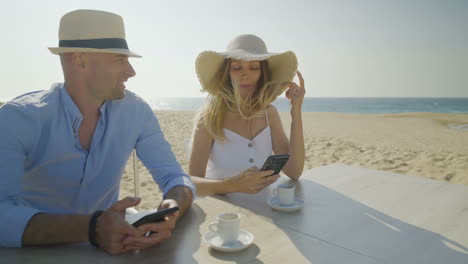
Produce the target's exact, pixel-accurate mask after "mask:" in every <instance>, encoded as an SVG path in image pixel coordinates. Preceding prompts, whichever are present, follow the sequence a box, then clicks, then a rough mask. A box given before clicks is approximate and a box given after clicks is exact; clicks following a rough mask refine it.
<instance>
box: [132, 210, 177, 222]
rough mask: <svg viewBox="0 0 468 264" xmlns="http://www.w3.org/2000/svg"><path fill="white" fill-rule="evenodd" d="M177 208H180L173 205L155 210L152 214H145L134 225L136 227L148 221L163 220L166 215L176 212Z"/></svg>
mask: <svg viewBox="0 0 468 264" xmlns="http://www.w3.org/2000/svg"><path fill="white" fill-rule="evenodd" d="M177 210H179V207H171V208H166V209H162V210H160V211H157V212H154V213H152V214H149V215H145V216H143V217H142V218H140V219H138V220H137V221H136V222H135V223H133V224H132V225H133V226H134V227H138V226H140V225H143V224H147V223H156V222H161V221H163V220H164V218H165V217H166V215H168V214H172V213H174V212H176V211H177Z"/></svg>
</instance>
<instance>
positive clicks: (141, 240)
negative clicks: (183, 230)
mask: <svg viewBox="0 0 468 264" xmlns="http://www.w3.org/2000/svg"><path fill="white" fill-rule="evenodd" d="M172 207H179V204H178V203H177V202H176V201H175V200H173V199H166V200H164V201H162V202H161V204H160V205H159V207H158V211H159V210H162V209H166V208H172ZM178 216H179V212H178V211H177V212H174V213H172V214H168V215H166V217H165V219H164V221H162V222H157V223H148V224H143V225H141V226H139V227H138V228H137V229H138V230H140V231H142V232H144V233H145V234H146V233H148V232H149V231H151V232H154V233H153V234H151V235H150V236H143V237H132V236H130V237H127V238H126V239H125V240H124V246H125V247H127V248H130V249H132V250H142V249H146V248H150V247H153V246H155V245H158V244H160V243H161V242H163V241H165V240H167V239H169V238H170V237H171V236H172V230H174V228H175V226H176V221H177V219H178Z"/></svg>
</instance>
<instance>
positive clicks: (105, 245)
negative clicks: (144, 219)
mask: <svg viewBox="0 0 468 264" xmlns="http://www.w3.org/2000/svg"><path fill="white" fill-rule="evenodd" d="M139 203H140V199H139V198H132V197H126V198H125V199H123V200H120V201H118V202H116V203H115V204H113V205H112V206H111V207H110V208H109V209H108V210H106V211H104V212H103V213H102V215H101V216H100V217H99V218H98V220H97V224H96V241H97V243H98V245H99V247H101V248H102V249H103V250H105V251H106V252H107V253H109V254H111V255H119V254H123V253H126V252H130V251H133V250H135V249H138V244H137V243H124V241H125V240H126V239H128V238H129V237H135V238H138V237H140V238H141V237H143V236H144V234H145V233H146V232H145V230H141V229H137V228H135V227H133V226H132V225H130V224H129V223H128V222H127V221H126V220H125V209H127V208H129V207H132V206H135V205H137V204H139Z"/></svg>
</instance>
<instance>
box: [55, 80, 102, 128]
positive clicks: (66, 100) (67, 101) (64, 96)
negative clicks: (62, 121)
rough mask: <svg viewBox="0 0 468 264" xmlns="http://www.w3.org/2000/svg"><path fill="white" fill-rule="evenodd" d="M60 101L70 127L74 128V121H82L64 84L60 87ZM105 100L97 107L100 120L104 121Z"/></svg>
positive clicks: (78, 110)
mask: <svg viewBox="0 0 468 264" xmlns="http://www.w3.org/2000/svg"><path fill="white" fill-rule="evenodd" d="M59 89H60V100H61V102H62V105H63V107H64V108H65V111H66V113H67V115H68V116H69V117H70V122H71V125H72V126H76V125H77V124H76V122H77V121H76V120H77V119H78V120H82V119H83V115H82V114H81V112H80V109H78V106H76V104H75V102H74V101H73V99H72V98H71V97H70V95H69V94H68V92H67V89H65V84H64V83H62V84H61V85H60V88H59ZM107 105H108V104H107V100H106V101H104V103H103V104H102V105H101V107H99V112H100V113H101V117H100V118H101V119H104V117H105V113H106V109H107Z"/></svg>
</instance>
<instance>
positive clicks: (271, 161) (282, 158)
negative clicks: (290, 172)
mask: <svg viewBox="0 0 468 264" xmlns="http://www.w3.org/2000/svg"><path fill="white" fill-rule="evenodd" d="M288 160H289V154H279V155H271V156H270V157H268V158H267V159H266V161H265V163H264V164H263V166H262V168H261V169H260V170H261V171H266V170H274V171H275V173H273V174H278V173H280V171H281V170H282V169H283V167H284V165H285V164H286V162H288ZM273 174H272V175H273Z"/></svg>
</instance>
